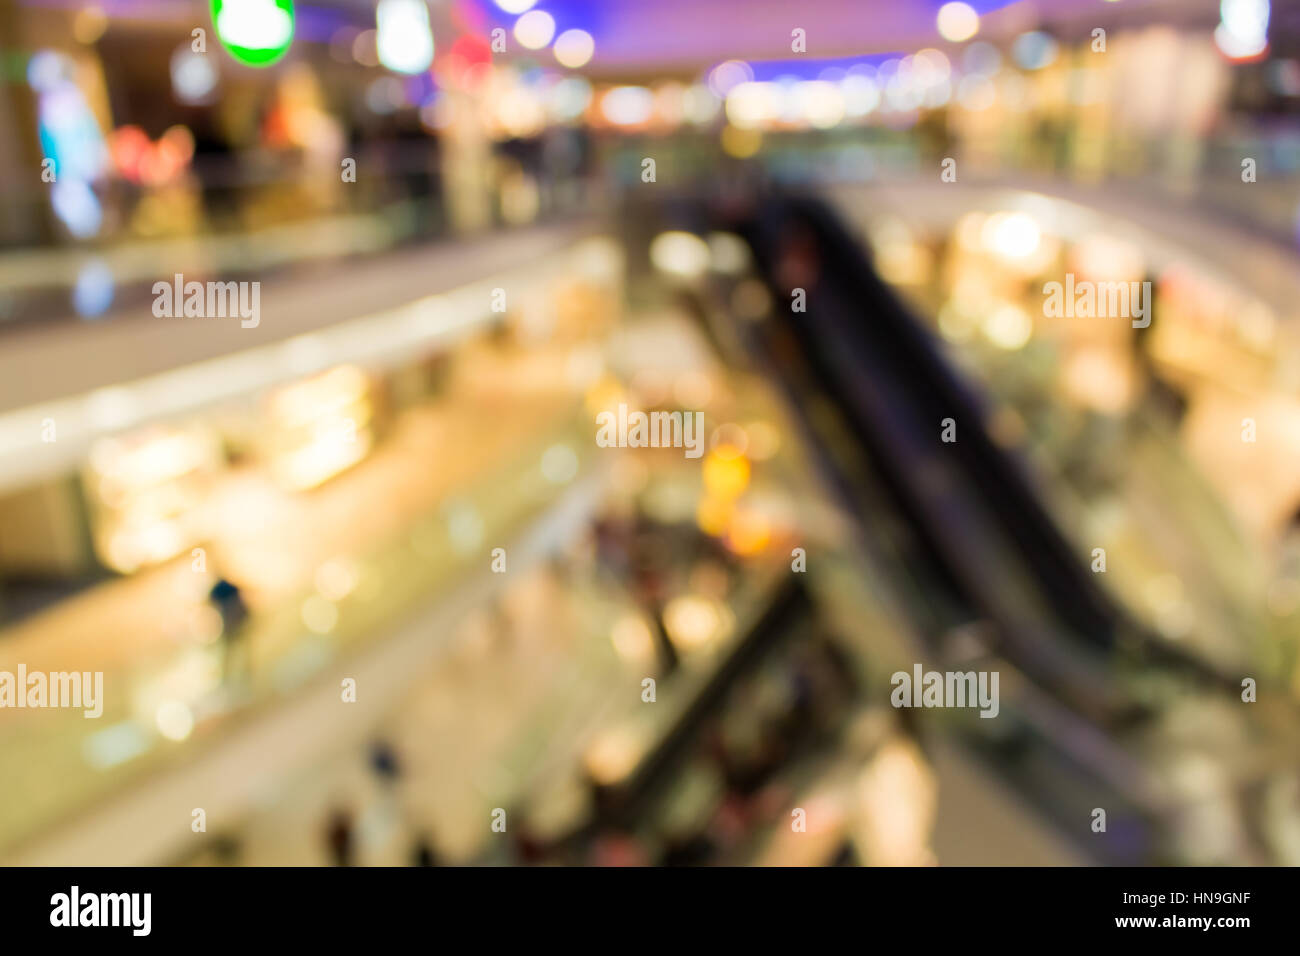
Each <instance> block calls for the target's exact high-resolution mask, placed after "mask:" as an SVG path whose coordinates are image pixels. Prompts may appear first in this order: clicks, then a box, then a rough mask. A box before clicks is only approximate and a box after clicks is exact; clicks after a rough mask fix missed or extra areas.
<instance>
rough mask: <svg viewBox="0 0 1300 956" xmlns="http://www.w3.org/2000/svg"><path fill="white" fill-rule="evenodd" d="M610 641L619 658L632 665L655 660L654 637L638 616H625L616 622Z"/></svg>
mask: <svg viewBox="0 0 1300 956" xmlns="http://www.w3.org/2000/svg"><path fill="white" fill-rule="evenodd" d="M609 637H610V640H611V641H612V642H613V644H614V650H616V651H618V656H619V657H621V658H623V660H625V661H627V662H628V663H631V664H641V663H645V662H646V661H651V660H653V659H654V654H655V643H654V635H652V634H651V633H650V627H649V625H647V624H646V622H645V620H644V619H643V618H642V617H641V616H640V615H638V614H625V615H623V616H622V617H620V618H619V619H618V620H617V621H615V622H614V629H613V631H611V632H610V635H609Z"/></svg>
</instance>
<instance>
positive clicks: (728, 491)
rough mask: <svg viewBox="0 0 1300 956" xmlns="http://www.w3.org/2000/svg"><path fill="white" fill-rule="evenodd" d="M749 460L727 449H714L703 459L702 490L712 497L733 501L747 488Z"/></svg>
mask: <svg viewBox="0 0 1300 956" xmlns="http://www.w3.org/2000/svg"><path fill="white" fill-rule="evenodd" d="M749 471H750V468H749V460H748V459H746V458H745V457H744V456H743V455H736V454H734V453H733V452H732V451H731V450H729V449H727V448H715V449H714V450H713V451H711V452H709V454H708V456H707V457H706V458H705V459H704V488H705V490H706V491H707V492H708V493H709V494H710V495H712V496H714V497H718V498H722V499H725V500H734V499H735V498H738V497H740V495H741V493H742V492H743V491H744V490H745V489H746V488H747V487H749Z"/></svg>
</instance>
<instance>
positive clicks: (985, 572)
mask: <svg viewBox="0 0 1300 956" xmlns="http://www.w3.org/2000/svg"><path fill="white" fill-rule="evenodd" d="M723 219H724V221H723V222H722V223H720V224H718V228H723V229H727V230H730V231H732V232H734V233H736V234H739V235H740V236H741V237H742V238H743V239H744V240H745V242H746V243H747V245H748V247H749V250H750V252H751V255H752V264H753V273H754V275H755V276H756V277H757V278H758V279H759V280H760V281H761V282H762V283H763V285H764V286H765V287H766V289H767V292H768V293H769V297H770V301H771V302H772V303H774V305H773V306H772V307H771V308H770V310H768V311H767V313H766V314H765V315H763V316H762V317H761V319H759V320H756V321H745V320H741V319H738V318H735V317H734V316H729V315H727V312H728V309H727V308H726V307H725V306H723V307H721V308H718V307H717V302H715V303H714V306H715V307H714V308H712V309H710V308H708V307H707V306H706V307H702V311H704V312H706V313H707V314H708V316H707V317H708V318H709V319H710V320H712V321H713V322H714V324H715V326H716V325H718V324H719V323H721V324H723V325H727V326H728V327H727V328H726V329H725V330H724V331H723V332H722V333H721V334H715V336H714V338H715V341H721V342H728V341H729V342H731V343H734V344H736V345H737V346H738V347H739V349H740V352H741V353H742V354H740V355H736V356H734V357H735V358H737V359H738V360H741V361H744V362H746V363H747V364H749V365H750V366H751V367H752V368H754V370H755V371H756V372H758V373H759V374H760V375H763V376H764V377H766V378H767V379H768V380H769V381H771V382H773V383H775V385H776V387H777V389H778V391H779V392H780V393H782V395H783V397H784V399H785V404H786V406H787V410H788V412H789V413H790V415H791V417H792V418H793V419H794V421H795V423H796V425H797V427H798V428H799V429H800V430H801V431H802V433H803V435H804V438H805V440H806V444H807V445H808V447H809V448H810V451H811V454H812V456H813V458H814V460H815V461H816V463H817V465H818V468H819V471H820V472H821V477H822V479H823V481H824V483H825V484H826V485H827V486H828V487H829V488H830V489H831V491H832V493H833V494H834V496H835V497H836V498H837V499H838V503H839V505H840V507H841V508H842V510H843V512H844V514H845V515H846V516H847V518H848V519H849V520H850V521H852V522H853V523H854V525H855V530H856V531H857V532H858V535H857V536H858V537H859V538H860V539H861V540H862V541H863V542H864V545H865V547H866V548H867V550H868V551H874V552H875V555H876V557H877V558H878V559H879V560H880V561H882V562H883V563H885V564H889V565H892V566H893V572H894V575H895V577H896V579H897V580H898V581H899V582H901V587H900V590H901V591H903V592H910V593H909V594H908V596H909V597H910V601H908V602H907V603H909V604H910V605H911V607H910V610H911V612H912V617H913V619H914V621H915V623H916V624H917V632H918V634H919V636H920V639H921V640H922V642H923V646H922V647H921V648H920V650H919V653H920V654H921V655H923V656H920V657H919V658H918V659H919V660H922V661H924V662H925V664H926V665H927V666H932V665H933V664H934V663H936V662H937V663H938V666H939V668H940V669H944V668H945V667H947V666H949V665H954V666H955V667H956V669H960V670H967V669H969V668H970V667H971V666H972V664H974V666H976V667H977V668H979V669H988V670H998V671H1001V672H1002V675H1003V696H1004V704H1003V707H1004V711H1005V713H1006V716H1007V717H1009V718H1010V721H1009V725H1010V726H1011V727H1012V728H1014V730H1012V731H1010V732H1009V733H1008V732H1006V731H1004V730H1002V729H997V730H994V729H992V728H990V727H988V726H981V725H983V724H986V723H987V724H1004V723H1006V722H1003V721H989V722H984V721H979V720H970V721H967V722H966V723H965V725H964V729H963V730H962V731H961V734H962V736H964V737H965V738H966V739H967V740H968V742H970V743H972V744H973V745H974V746H975V747H976V748H983V749H984V751H985V752H986V754H987V755H988V756H989V758H990V765H991V766H992V767H993V769H995V770H997V771H998V772H1000V773H1001V774H1002V775H1003V776H1004V777H1006V778H1009V779H1010V780H1011V782H1012V783H1013V785H1015V786H1016V787H1017V788H1018V789H1022V792H1027V793H1031V794H1032V793H1033V792H1035V791H1036V797H1037V801H1036V802H1038V803H1039V804H1040V806H1042V807H1043V808H1044V809H1045V810H1047V811H1048V812H1049V813H1050V814H1051V815H1053V816H1056V817H1057V818H1058V821H1059V822H1061V823H1062V824H1063V825H1065V826H1066V827H1068V828H1071V829H1073V828H1074V827H1076V826H1078V823H1077V821H1079V820H1080V819H1081V818H1082V816H1083V815H1086V814H1087V813H1088V812H1089V808H1093V807H1111V808H1112V810H1114V808H1121V809H1120V811H1119V814H1118V816H1119V817H1120V818H1121V819H1122V820H1123V821H1124V832H1123V833H1122V834H1120V835H1116V836H1113V838H1107V839H1104V840H1102V841H1100V843H1102V844H1105V846H1104V848H1103V849H1101V850H1100V851H1098V843H1097V842H1092V843H1090V845H1089V849H1090V851H1091V852H1092V853H1093V855H1094V856H1096V857H1098V858H1101V859H1106V860H1109V861H1111V862H1129V861H1132V860H1134V859H1137V858H1143V857H1145V858H1147V859H1150V858H1153V857H1154V858H1168V859H1177V858H1179V852H1178V850H1177V849H1176V848H1175V846H1176V845H1177V844H1179V843H1180V842H1185V839H1186V837H1185V835H1184V836H1183V838H1182V839H1180V838H1179V837H1178V836H1177V835H1175V834H1173V833H1171V831H1172V830H1176V829H1177V828H1176V826H1171V824H1172V822H1173V821H1175V820H1177V819H1178V818H1179V816H1180V814H1179V812H1178V810H1177V808H1178V807H1180V806H1184V805H1185V803H1186V799H1187V795H1186V793H1185V792H1182V791H1180V790H1179V785H1178V784H1177V783H1176V782H1175V783H1172V784H1171V783H1170V777H1171V774H1169V773H1168V770H1169V768H1170V767H1172V766H1177V764H1178V761H1179V760H1181V759H1183V758H1182V757H1180V756H1177V755H1178V754H1186V753H1190V751H1188V750H1187V749H1186V748H1185V747H1184V748H1183V749H1182V750H1180V749H1179V746H1175V745H1174V744H1173V743H1172V742H1171V741H1172V740H1173V738H1172V737H1171V736H1170V735H1169V734H1168V729H1169V721H1170V717H1169V714H1171V713H1174V712H1175V709H1174V707H1175V706H1177V707H1179V708H1182V707H1187V706H1188V705H1189V701H1198V702H1200V701H1204V702H1205V706H1206V707H1217V706H1222V707H1223V708H1224V709H1225V710H1228V709H1231V708H1232V707H1233V706H1234V705H1235V706H1237V707H1238V708H1239V706H1240V697H1239V694H1240V683H1239V682H1240V675H1238V674H1228V673H1224V672H1222V671H1220V670H1219V669H1217V668H1216V667H1215V666H1214V665H1213V664H1211V663H1209V662H1207V661H1204V660H1202V659H1199V658H1197V657H1196V656H1194V655H1193V654H1191V653H1190V652H1188V651H1186V650H1184V649H1183V648H1181V647H1176V646H1173V645H1171V644H1170V643H1168V642H1167V641H1165V640H1163V639H1162V638H1160V637H1158V636H1156V635H1155V634H1154V633H1151V632H1148V631H1146V630H1145V629H1144V628H1143V627H1142V626H1140V625H1139V624H1138V623H1136V621H1135V620H1134V618H1133V617H1132V616H1131V615H1130V614H1129V612H1128V610H1127V609H1126V608H1125V607H1123V606H1121V605H1119V604H1118V603H1117V602H1116V601H1115V600H1114V599H1113V598H1112V597H1111V596H1110V595H1109V594H1108V593H1107V592H1106V591H1104V590H1103V589H1102V588H1101V587H1100V586H1099V585H1098V582H1097V579H1096V578H1095V576H1094V575H1093V574H1092V573H1091V572H1090V570H1089V568H1088V566H1087V556H1088V553H1089V552H1088V549H1087V548H1083V547H1081V546H1076V545H1074V544H1072V543H1071V542H1070V541H1069V540H1067V538H1066V537H1065V535H1064V534H1063V533H1062V532H1061V530H1060V529H1059V528H1058V526H1057V524H1056V523H1055V522H1054V520H1053V519H1052V517H1051V515H1050V514H1049V513H1048V511H1047V509H1046V507H1045V506H1044V504H1043V503H1042V500H1041V498H1040V496H1039V494H1038V493H1037V491H1036V490H1035V487H1034V484H1033V481H1032V479H1031V477H1030V476H1029V474H1028V473H1027V472H1026V471H1025V470H1023V468H1022V465H1021V463H1020V461H1019V460H1018V459H1017V458H1016V457H1015V454H1014V452H1013V451H1012V450H1010V449H1006V448H1003V447H1000V446H999V445H998V444H997V442H996V441H995V440H994V439H993V438H992V437H991V434H990V430H989V429H988V428H987V422H988V421H989V415H988V412H987V406H986V405H985V403H984V401H983V399H982V397H981V396H980V395H979V394H977V393H976V392H974V391H973V390H972V389H971V388H969V387H968V386H967V385H966V384H965V383H964V382H963V380H962V379H961V378H960V377H959V376H958V374H957V373H956V372H955V371H954V369H953V368H952V367H951V365H950V364H949V362H948V361H947V360H946V359H945V358H944V356H943V355H942V354H941V352H940V351H939V349H938V347H937V344H936V343H935V342H934V341H932V340H931V338H930V337H929V335H928V333H927V332H926V331H925V329H924V328H923V326H922V325H921V324H920V323H919V322H918V321H917V320H916V319H915V318H914V317H913V316H911V315H910V314H909V312H908V311H907V309H906V308H905V307H904V306H903V305H902V303H901V302H900V301H899V300H898V299H897V298H896V296H895V295H894V294H893V293H892V292H891V291H890V290H889V288H888V287H887V286H886V285H885V283H884V281H883V280H882V279H881V278H879V276H878V275H877V274H876V272H875V270H874V268H873V267H872V264H871V263H870V261H869V259H868V257H867V256H866V254H865V253H864V252H863V250H862V249H861V247H860V245H859V243H858V242H857V241H856V240H855V239H854V237H853V236H852V235H850V233H849V232H848V230H847V229H846V228H845V227H844V225H842V223H841V222H840V220H839V218H838V217H837V215H836V214H835V213H834V212H833V211H832V210H831V209H830V208H829V207H828V206H826V205H825V204H823V203H821V202H820V201H817V200H813V199H808V198H799V197H794V198H769V199H768V200H767V201H765V202H764V203H762V204H756V205H754V206H752V207H749V208H748V209H746V210H744V211H743V212H741V213H740V214H738V215H737V214H735V213H734V212H733V213H732V214H731V215H729V216H725V217H723ZM718 301H722V300H721V299H719V300H718ZM715 331H716V330H715ZM954 634H960V635H965V637H966V638H969V637H970V635H971V634H975V635H977V639H976V641H975V646H974V648H973V649H972V648H971V647H970V646H966V647H964V648H963V649H961V651H960V653H954V647H955V644H954V640H953V635H954ZM967 643H968V644H969V641H968V642H967ZM1153 688H1158V689H1153ZM1284 696H1285V695H1281V694H1279V695H1277V697H1276V701H1277V702H1278V706H1277V707H1276V708H1270V709H1267V710H1266V709H1265V708H1255V709H1249V708H1248V709H1247V710H1246V711H1245V712H1240V711H1238V712H1239V713H1240V714H1241V716H1233V717H1232V718H1231V721H1232V726H1233V728H1234V730H1233V732H1234V733H1239V734H1240V735H1241V736H1243V737H1248V738H1250V739H1257V740H1261V741H1262V740H1266V739H1267V740H1269V741H1270V742H1269V743H1268V744H1266V745H1264V746H1265V747H1267V748H1269V749H1273V748H1277V749H1278V752H1285V751H1286V749H1287V747H1288V746H1289V745H1288V744H1287V743H1285V741H1286V740H1288V739H1290V738H1291V734H1290V732H1289V730H1288V727H1287V726H1286V725H1287V724H1288V723H1289V722H1290V720H1291V718H1288V717H1287V716H1286V714H1289V713H1290V707H1289V704H1283V703H1281V702H1282V700H1283V698H1284ZM1197 706H1200V704H1199V703H1198V704H1197ZM1179 712H1180V711H1179ZM1004 734H1005V735H1006V737H1011V738H1014V742H1013V743H1011V744H1010V745H1009V746H1007V745H1006V737H1003V739H1002V741H1001V743H998V742H997V738H999V737H1002V736H1003V735H1004ZM990 741H993V745H992V746H991V747H990V746H989V744H990ZM1155 741H1165V742H1164V743H1154V742H1155ZM1292 752H1294V751H1292ZM1151 755H1159V757H1160V760H1159V761H1157V762H1156V763H1153V762H1152V761H1151V760H1150V756H1151ZM1169 755H1174V756H1169ZM1166 757H1168V759H1166ZM1187 759H1189V760H1190V759H1194V758H1191V757H1188V758H1187ZM1157 763H1158V764H1159V765H1158V766H1157V765H1156V764H1157ZM1230 763H1231V760H1230V759H1229V758H1228V757H1226V756H1225V757H1224V759H1223V760H1222V766H1223V767H1224V768H1225V770H1224V773H1225V777H1228V778H1233V777H1234V774H1236V772H1237V771H1236V770H1235V769H1233V770H1228V769H1226V768H1227V767H1228V766H1229V765H1230ZM1172 776H1173V777H1176V776H1177V775H1176V774H1173V775H1172ZM1251 786H1252V784H1251V783H1250V782H1249V778H1247V777H1245V776H1244V775H1243V776H1242V777H1241V778H1234V779H1232V783H1231V786H1230V788H1229V789H1230V790H1232V791H1234V792H1235V793H1236V794H1237V796H1235V797H1232V798H1231V799H1233V800H1237V801H1238V803H1239V805H1241V804H1242V801H1243V800H1244V798H1242V797H1241V796H1240V795H1241V794H1242V793H1244V792H1247V791H1249V789H1250V787H1251ZM1247 813H1248V811H1247ZM1081 832H1082V833H1084V834H1086V833H1087V831H1086V828H1084V829H1082V830H1081ZM1085 840H1086V837H1085ZM1139 847H1140V849H1138V848H1139ZM1266 857H1267V854H1265V855H1264V858H1266Z"/></svg>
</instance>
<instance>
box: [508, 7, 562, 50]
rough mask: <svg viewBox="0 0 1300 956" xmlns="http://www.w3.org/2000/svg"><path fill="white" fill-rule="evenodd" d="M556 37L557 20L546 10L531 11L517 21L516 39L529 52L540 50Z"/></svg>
mask: <svg viewBox="0 0 1300 956" xmlns="http://www.w3.org/2000/svg"><path fill="white" fill-rule="evenodd" d="M553 36H555V18H554V17H553V16H551V15H550V14H549V13H547V12H546V11H545V10H529V11H528V12H527V13H525V14H524V15H523V16H522V17H520V18H519V19H518V20H516V21H515V39H516V40H518V41H519V45H520V46H522V47H524V48H526V49H529V50H540V49H541V48H542V47H544V46H546V44H548V43H550V42H551V37H553Z"/></svg>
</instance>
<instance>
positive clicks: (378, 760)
mask: <svg viewBox="0 0 1300 956" xmlns="http://www.w3.org/2000/svg"><path fill="white" fill-rule="evenodd" d="M370 769H371V770H373V771H374V773H375V776H377V777H378V778H379V779H380V780H382V781H383V782H384V783H385V784H386V785H390V786H391V785H392V784H394V783H396V782H397V778H398V777H399V776H401V773H402V765H401V762H400V761H399V760H398V759H397V752H396V751H394V750H393V747H392V744H390V743H389V742H388V741H386V740H384V739H382V738H380V739H377V740H375V741H374V742H373V743H371V745H370Z"/></svg>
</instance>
